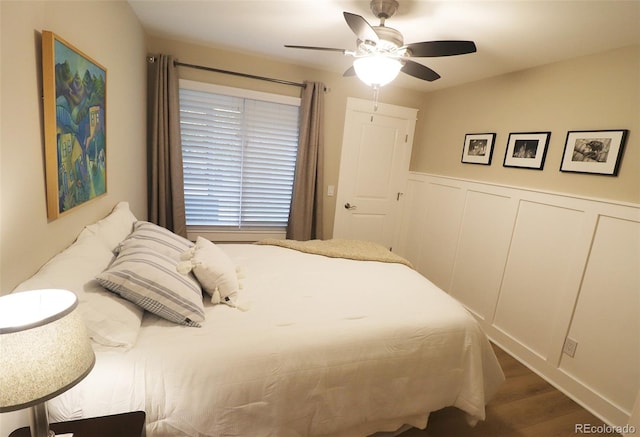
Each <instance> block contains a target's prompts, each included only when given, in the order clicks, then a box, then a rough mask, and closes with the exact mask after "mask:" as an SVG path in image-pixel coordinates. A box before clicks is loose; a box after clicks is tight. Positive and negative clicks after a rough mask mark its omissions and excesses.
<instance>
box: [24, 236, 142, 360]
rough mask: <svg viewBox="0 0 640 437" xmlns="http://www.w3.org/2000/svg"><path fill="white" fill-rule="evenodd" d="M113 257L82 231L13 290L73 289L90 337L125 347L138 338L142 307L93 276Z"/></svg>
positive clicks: (105, 343)
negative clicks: (118, 294)
mask: <svg viewBox="0 0 640 437" xmlns="http://www.w3.org/2000/svg"><path fill="white" fill-rule="evenodd" d="M112 260H113V253H112V252H111V250H109V249H108V248H107V247H106V245H105V244H104V242H103V241H102V240H101V239H100V238H98V237H97V236H95V235H92V234H90V233H83V234H81V236H80V237H78V239H77V240H76V241H75V243H73V244H72V245H71V246H69V247H68V248H66V249H65V250H63V251H62V252H60V253H59V254H57V255H56V256H54V257H53V258H51V259H50V260H49V261H48V262H47V263H46V264H45V265H44V266H42V268H41V269H40V270H39V271H38V272H37V273H36V274H35V275H34V276H32V277H31V278H29V279H27V280H26V281H24V282H23V283H21V284H20V285H18V286H17V287H16V288H15V290H14V291H16V292H18V291H26V290H37V289H45V288H63V289H66V290H70V291H73V292H74V293H75V294H76V296H78V311H79V312H80V314H81V316H82V318H83V320H84V322H85V325H86V327H87V330H88V332H89V336H90V337H91V339H93V340H94V341H95V342H97V343H100V344H103V345H105V346H120V347H126V348H128V347H131V346H133V345H134V344H135V342H136V339H137V337H138V331H140V323H141V321H142V309H140V308H139V307H137V306H136V305H134V304H132V303H131V302H128V301H126V300H124V299H120V298H118V297H117V296H114V295H113V293H110V292H109V291H107V290H106V289H104V288H103V287H101V286H100V285H99V284H98V283H97V282H96V281H95V275H96V274H98V273H100V272H101V271H103V270H104V269H105V268H106V267H107V266H108V265H109V263H111V261H112Z"/></svg>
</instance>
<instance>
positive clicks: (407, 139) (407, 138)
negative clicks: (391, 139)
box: [404, 134, 409, 143]
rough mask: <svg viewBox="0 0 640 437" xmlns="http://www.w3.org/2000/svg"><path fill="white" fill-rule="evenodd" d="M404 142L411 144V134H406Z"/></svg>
mask: <svg viewBox="0 0 640 437" xmlns="http://www.w3.org/2000/svg"><path fill="white" fill-rule="evenodd" d="M404 142H405V143H408V142H409V134H406V135H405V136H404Z"/></svg>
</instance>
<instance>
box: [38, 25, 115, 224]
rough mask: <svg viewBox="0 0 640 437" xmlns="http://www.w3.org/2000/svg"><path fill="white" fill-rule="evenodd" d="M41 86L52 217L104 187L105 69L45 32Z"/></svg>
mask: <svg viewBox="0 0 640 437" xmlns="http://www.w3.org/2000/svg"><path fill="white" fill-rule="evenodd" d="M89 36H90V35H89ZM42 88H43V102H44V109H43V114H44V147H45V171H46V185H47V216H48V218H49V219H56V218H58V217H59V216H60V215H61V214H64V213H67V212H69V211H70V210H72V209H73V208H75V207H77V206H80V205H82V204H84V203H86V202H88V201H90V200H92V199H95V198H96V197H99V196H102V195H104V194H106V192H107V159H106V156H107V140H106V127H107V126H106V110H107V101H106V96H107V70H106V69H105V68H104V67H103V66H102V65H100V64H98V63H97V62H96V61H94V60H93V59H91V58H90V57H89V56H87V55H86V54H84V53H82V52H81V51H79V50H78V49H76V48H75V47H73V46H72V45H71V44H69V43H68V42H66V41H65V40H63V39H62V38H60V37H59V36H57V35H56V34H54V33H53V32H49V31H43V32H42Z"/></svg>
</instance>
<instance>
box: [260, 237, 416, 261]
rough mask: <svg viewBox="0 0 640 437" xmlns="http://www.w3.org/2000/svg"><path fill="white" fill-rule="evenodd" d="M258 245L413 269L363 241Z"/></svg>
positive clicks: (388, 253) (386, 250) (270, 241)
mask: <svg viewBox="0 0 640 437" xmlns="http://www.w3.org/2000/svg"><path fill="white" fill-rule="evenodd" d="M256 244H268V245H271V246H280V247H286V248H288V249H294V250H297V251H300V252H305V253H312V254H316V255H324V256H328V257H331V258H347V259H354V260H358V261H380V262H388V263H399V264H404V265H406V266H409V267H411V268H413V266H412V265H411V263H410V262H409V261H408V260H406V259H404V258H403V257H401V256H400V255H396V254H395V253H393V252H391V251H390V250H389V249H387V248H386V247H384V246H383V245H381V244H378V243H373V242H371V241H363V240H340V239H333V240H309V241H297V240H276V239H266V240H261V241H258V242H257V243H256Z"/></svg>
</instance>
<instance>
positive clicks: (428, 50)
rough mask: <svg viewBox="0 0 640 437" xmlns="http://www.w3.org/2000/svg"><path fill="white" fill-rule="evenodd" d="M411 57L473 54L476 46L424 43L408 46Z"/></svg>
mask: <svg viewBox="0 0 640 437" xmlns="http://www.w3.org/2000/svg"><path fill="white" fill-rule="evenodd" d="M406 47H407V49H408V50H409V53H410V54H411V56H415V57H418V58H420V57H436V56H453V55H464V54H467V53H474V52H475V51H476V45H475V43H474V42H473V41H424V42H416V43H413V44H408V45H407V46H406Z"/></svg>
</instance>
